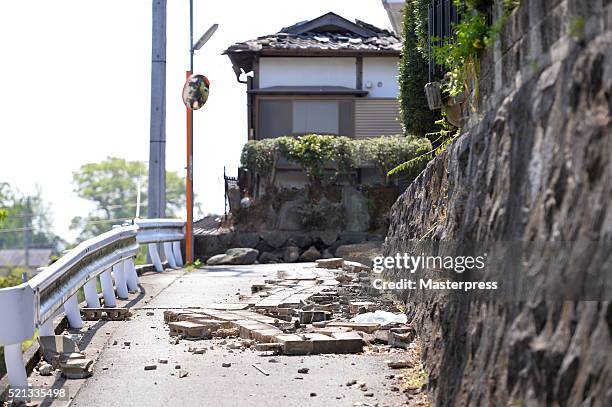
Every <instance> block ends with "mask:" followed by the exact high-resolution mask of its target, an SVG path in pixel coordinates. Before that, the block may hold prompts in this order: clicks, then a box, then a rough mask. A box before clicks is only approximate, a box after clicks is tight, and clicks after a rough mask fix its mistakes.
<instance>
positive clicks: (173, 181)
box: [70, 157, 185, 241]
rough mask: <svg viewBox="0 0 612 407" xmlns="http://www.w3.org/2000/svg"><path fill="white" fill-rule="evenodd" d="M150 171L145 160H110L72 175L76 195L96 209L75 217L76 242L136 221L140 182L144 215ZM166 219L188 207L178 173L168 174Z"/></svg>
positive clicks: (183, 184) (114, 158)
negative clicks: (124, 222) (78, 233)
mask: <svg viewBox="0 0 612 407" xmlns="http://www.w3.org/2000/svg"><path fill="white" fill-rule="evenodd" d="M146 174H147V169H146V165H145V163H144V162H142V161H127V160H125V159H123V158H117V157H108V158H107V159H106V160H104V161H102V162H100V163H89V164H85V165H83V166H81V168H80V169H79V171H75V172H73V174H72V182H73V184H74V186H75V189H74V191H75V192H76V194H77V195H78V196H79V197H81V198H83V199H86V200H88V201H91V202H92V203H93V204H94V205H95V208H94V209H93V210H92V211H90V213H89V214H88V216H87V217H84V218H83V217H75V218H73V219H72V223H71V226H70V228H71V229H72V230H79V231H80V235H79V238H78V239H77V240H79V241H81V240H85V239H88V238H90V237H93V236H97V235H99V234H101V233H103V232H106V231H108V230H110V229H111V227H112V226H113V225H115V224H120V223H121V222H122V221H124V220H128V219H133V218H134V217H135V215H136V199H137V198H136V197H137V194H138V185H139V181H140V191H141V209H140V213H141V214H143V215H144V214H146V213H147V211H146V201H147V177H146ZM166 203H167V206H166V216H167V217H175V216H176V215H177V214H178V213H179V211H180V210H181V208H182V207H184V205H185V180H184V178H182V177H180V176H179V175H178V174H177V173H176V172H170V171H168V172H167V173H166Z"/></svg>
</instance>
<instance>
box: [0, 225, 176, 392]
mask: <svg viewBox="0 0 612 407" xmlns="http://www.w3.org/2000/svg"><path fill="white" fill-rule="evenodd" d="M184 226H185V222H183V221H180V220H173V219H135V220H134V221H133V222H132V224H124V225H123V226H115V227H113V230H111V231H109V232H106V233H103V234H102V235H100V236H97V237H95V238H92V239H89V240H86V241H84V242H82V243H80V244H79V245H78V246H76V247H75V248H74V249H72V250H70V251H69V252H68V253H66V254H65V255H64V256H62V257H61V258H60V259H59V260H57V261H56V262H55V263H53V264H52V265H50V266H48V267H45V268H44V269H43V270H42V271H41V272H40V273H39V274H37V275H36V276H34V277H33V278H32V279H31V280H30V281H28V282H26V283H23V284H21V285H18V286H15V287H10V288H4V289H0V345H3V346H4V359H5V362H6V371H7V374H8V379H9V384H10V386H11V387H12V388H14V389H23V388H27V387H28V378H27V373H26V370H25V365H24V363H23V354H22V351H21V343H22V342H23V341H26V340H28V339H30V338H32V337H33V336H34V332H35V330H36V328H38V330H39V335H40V336H49V335H53V334H54V331H53V318H54V317H55V316H56V315H58V314H60V313H62V312H64V313H65V315H66V318H67V319H68V323H69V325H70V327H71V328H77V329H78V328H82V327H83V321H82V319H81V313H80V310H79V304H78V300H77V293H78V291H79V289H81V288H83V291H84V293H85V301H86V303H87V307H89V308H99V307H100V300H99V297H98V290H97V279H98V278H99V280H100V285H101V286H102V296H103V298H104V305H105V306H106V307H115V306H116V305H117V301H116V297H115V294H116V296H117V297H119V298H120V299H127V298H128V295H129V292H130V291H132V292H135V291H138V284H139V282H138V275H137V273H136V268H135V266H134V257H136V255H137V253H138V250H139V244H146V245H147V247H148V251H149V256H150V257H151V259H152V260H153V263H154V265H155V269H156V271H158V272H161V271H163V265H162V262H161V259H160V256H159V252H158V250H157V245H158V244H160V243H162V244H163V248H164V254H165V256H166V259H167V260H168V264H169V265H170V266H171V267H173V268H176V267H180V266H182V265H183V260H182V256H181V245H180V241H181V240H183V238H184V232H183V227H184Z"/></svg>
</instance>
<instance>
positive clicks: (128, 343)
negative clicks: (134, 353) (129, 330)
mask: <svg viewBox="0 0 612 407" xmlns="http://www.w3.org/2000/svg"><path fill="white" fill-rule="evenodd" d="M123 346H132V342H130V341H125V342H123Z"/></svg>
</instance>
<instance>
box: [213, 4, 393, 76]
mask: <svg viewBox="0 0 612 407" xmlns="http://www.w3.org/2000/svg"><path fill="white" fill-rule="evenodd" d="M401 48H402V43H401V41H400V39H399V38H398V37H396V36H395V34H394V33H392V32H390V31H388V30H383V29H381V28H378V27H375V26H373V25H371V24H368V23H365V22H363V21H360V20H356V21H355V22H351V21H349V20H347V19H345V18H343V17H341V16H339V15H337V14H335V13H331V12H330V13H327V14H324V15H322V16H320V17H317V18H315V19H314V20H309V21H302V22H299V23H297V24H294V25H292V26H290V27H285V28H282V29H281V31H279V32H278V33H276V34H270V35H265V36H263V37H259V38H257V39H254V40H250V41H244V42H238V43H236V44H234V45H232V46H230V47H229V48H228V49H226V50H225V52H224V55H228V56H229V58H230V59H231V61H232V64H233V66H234V71H235V72H236V75H237V76H239V75H240V73H241V68H242V70H244V72H250V71H252V70H253V59H254V57H255V56H262V55H263V56H289V55H293V56H312V55H322V56H329V55H333V56H350V55H361V54H363V55H366V54H370V55H371V54H376V55H380V54H388V55H390V56H399V54H400V50H401Z"/></svg>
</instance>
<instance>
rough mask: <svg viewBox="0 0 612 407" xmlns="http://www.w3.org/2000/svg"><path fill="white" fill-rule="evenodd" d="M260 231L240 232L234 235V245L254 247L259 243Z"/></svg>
mask: <svg viewBox="0 0 612 407" xmlns="http://www.w3.org/2000/svg"><path fill="white" fill-rule="evenodd" d="M259 240H260V237H259V233H254V232H239V233H236V235H234V240H233V241H232V246H235V247H248V248H251V249H254V248H256V247H257V244H258V243H259Z"/></svg>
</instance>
